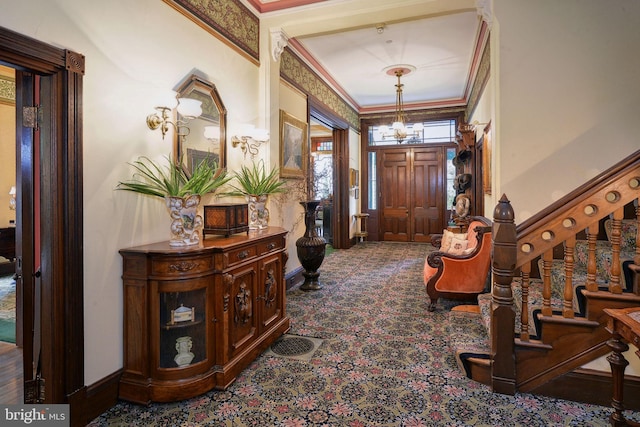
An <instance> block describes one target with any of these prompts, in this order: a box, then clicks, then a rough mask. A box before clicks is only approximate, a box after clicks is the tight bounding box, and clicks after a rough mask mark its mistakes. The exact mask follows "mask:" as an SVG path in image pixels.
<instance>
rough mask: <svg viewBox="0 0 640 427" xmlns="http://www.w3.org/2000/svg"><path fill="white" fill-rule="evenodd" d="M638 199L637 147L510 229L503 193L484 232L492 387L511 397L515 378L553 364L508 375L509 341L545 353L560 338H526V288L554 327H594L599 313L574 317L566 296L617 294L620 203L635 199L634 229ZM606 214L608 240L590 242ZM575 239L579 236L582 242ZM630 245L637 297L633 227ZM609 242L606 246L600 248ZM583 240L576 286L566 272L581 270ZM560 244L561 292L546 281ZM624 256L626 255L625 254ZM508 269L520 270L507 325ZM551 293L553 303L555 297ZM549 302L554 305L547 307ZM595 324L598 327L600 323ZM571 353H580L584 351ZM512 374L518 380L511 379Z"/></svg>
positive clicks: (639, 262)
mask: <svg viewBox="0 0 640 427" xmlns="http://www.w3.org/2000/svg"><path fill="white" fill-rule="evenodd" d="M639 196H640V150H638V151H636V152H635V153H633V154H632V155H630V156H628V157H627V158H625V159H623V161H621V162H620V163H618V164H617V165H615V166H613V167H612V168H610V169H608V170H607V171H605V172H603V173H601V174H600V175H598V176H597V177H595V178H594V179H592V180H590V181H589V182H587V183H585V184H584V185H582V186H580V187H579V188H578V189H576V190H575V191H572V192H571V193H569V194H568V195H567V196H565V197H563V198H562V199H560V200H558V201H557V202H555V203H553V204H552V205H550V206H549V207H548V208H546V209H544V210H543V211H541V212H540V213H538V214H536V215H534V216H533V217H531V218H529V219H528V220H526V221H524V222H523V223H521V224H520V225H518V226H517V227H516V225H515V221H514V218H515V215H514V212H513V209H512V207H511V204H510V202H509V200H508V198H507V196H506V195H503V196H502V197H501V199H500V201H499V202H498V204H497V206H496V208H495V210H494V220H493V221H494V222H493V232H492V237H493V249H492V274H493V276H492V277H493V287H492V306H491V337H490V340H491V353H492V354H491V355H492V364H491V370H492V372H491V377H492V387H493V390H494V391H496V392H500V393H505V394H513V393H515V390H516V389H517V388H518V382H519V381H520V379H522V380H523V381H525V382H526V381H529V383H530V384H533V383H537V382H540V383H541V381H543V380H545V379H546V378H548V377H549V375H550V372H551V371H552V370H554V369H556V368H552V367H549V368H548V369H549V370H548V371H545V372H547V373H538V374H535V375H537V376H538V377H539V378H538V379H537V380H535V381H533V380H531V378H529V379H525V378H524V377H526V375H527V374H524V375H523V374H522V373H519V374H518V376H516V371H517V366H516V363H517V360H518V357H516V353H515V348H516V347H515V343H516V342H517V344H518V346H520V347H519V348H523V346H524V347H527V348H529V347H531V348H533V347H535V346H539V347H540V348H543V347H544V348H546V349H547V350H546V351H552V350H553V348H554V344H553V342H556V340H559V341H563V339H562V337H561V336H559V335H557V334H558V332H557V330H556V332H555V333H553V334H551V336H552V337H553V338H552V339H553V340H554V341H553V342H547V341H545V340H544V339H543V338H538V337H535V339H532V338H531V336H530V332H529V331H530V327H531V322H532V321H533V320H535V319H531V318H530V317H531V316H530V313H531V312H532V310H533V308H535V307H531V304H532V300H531V298H532V297H531V295H532V287H534V286H535V287H536V288H535V290H536V293H535V295H537V296H536V297H535V298H534V301H538V302H537V304H540V305H541V315H539V319H541V321H543V322H546V323H554V324H560V323H563V322H564V323H566V322H569V324H571V325H574V326H573V327H574V330H575V328H577V327H580V328H582V327H589V328H596V327H598V324H599V323H598V322H599V320H597V319H599V317H591V316H587V317H586V318H578V317H576V307H577V304H576V302H575V301H574V300H575V298H576V286H577V285H584V287H585V289H584V290H582V294H581V295H584V296H585V298H592V297H594V296H595V295H594V294H597V297H598V298H599V299H600V301H603V300H611V301H614V299H613V298H615V295H619V294H622V293H623V292H624V288H623V286H622V271H621V223H622V220H623V218H624V212H625V206H627V207H628V205H629V204H630V203H635V206H636V208H635V215H636V218H635V219H636V222H637V224H638V226H640V207H639V203H638V199H639ZM607 218H611V227H610V231H609V235H608V242H607V243H605V244H604V245H603V244H601V243H600V242H599V241H598V233H599V225H600V224H601V222H602V221H603V220H604V219H607ZM638 228H640V227H638ZM583 236H586V241H585V240H584V239H585V237H583ZM578 240H580V244H581V246H580V248H581V251H580V254H581V255H580V258H579V259H577V258H576V257H577V253H576V246H577V242H578ZM635 243H636V245H635V252H634V256H633V262H632V264H631V266H630V267H629V269H630V270H631V271H633V272H634V273H633V278H634V286H633V292H634V293H635V294H636V295H640V284H639V282H640V279H639V278H638V276H639V275H640V232H637V233H636V241H635ZM609 244H610V249H609V248H608V246H607V245H609ZM585 245H586V256H587V259H586V279H584V277H585V276H584V274H585V273H584V272H585V270H582V275H581V276H580V277H582V278H583V279H582V280H584V283H576V280H577V277H576V274H575V271H574V269H575V265H576V263H578V262H579V263H580V265H581V266H582V268H584V265H585V259H584V258H583V257H584V256H585V253H584V251H585ZM560 246H562V247H563V248H564V256H563V259H562V260H555V261H557V262H563V263H564V264H563V269H562V272H563V273H564V283H561V284H560V285H561V286H562V287H561V289H555V288H554V287H553V286H552V272H553V271H556V270H557V269H554V248H556V247H560ZM603 248H606V250H608V251H610V254H611V255H610V257H611V265H610V266H609V267H608V278H607V280H608V282H609V284H608V288H607V290H604V291H603V290H602V289H603V288H601V287H599V283H598V279H599V277H598V265H597V261H598V260H599V259H601V258H602V255H603V254H600V253H599V252H598V251H602V250H605V249H603ZM625 251H627V250H625ZM625 253H626V254H628V252H625ZM538 258H541V259H542V262H541V264H539V265H541V269H540V272H539V273H540V279H541V280H539V279H535V278H531V272H532V263H533V262H535V261H536V260H537V259H538ZM516 272H518V274H519V275H520V278H521V282H520V283H519V286H521V288H522V289H521V301H520V302H521V312H520V316H519V317H520V325H516V324H515V321H516V316H515V312H514V310H513V304H514V295H513V291H512V281H513V277H514V275H515V273H516ZM600 279H602V278H600ZM556 280H557V278H556ZM540 283H541V284H540ZM600 286H602V282H600ZM540 287H541V289H540ZM627 288H628V286H627ZM540 296H541V301H540ZM628 297H632V298H633V296H632V295H628V294H627V298H628ZM558 298H560V300H561V303H560V302H558V301H559V300H558ZM636 298H637V297H636ZM554 303H555V304H561V305H559V306H556V307H554ZM554 313H555V314H554ZM559 313H561V314H559ZM574 318H575V319H574ZM571 322H573V323H571ZM574 323H575V324H574ZM578 325H579V326H578ZM601 326H602V328H604V326H603V325H601ZM537 334H538V336H539V335H540V331H537ZM583 336H586V337H593V338H592V339H594V340H595V341H590V342H588V343H586V344H585V345H589V346H598V345H600V343H599V342H598V341H597V340H598V339H599V338H596V335H593V334H583ZM598 336H599V335H598ZM588 348H592V347H588ZM593 348H595V347H593ZM567 354H568V353H567ZM536 357H538V356H536ZM574 357H579V358H582V357H585V356H584V355H580V356H574ZM580 360H582V359H580ZM576 363H578V362H576ZM565 365H566V368H558V372H559V373H561V371H562V369H570V366H573V365H572V363H566V364H565ZM527 366H529V365H527ZM564 372H567V371H564ZM516 378H519V379H518V380H516ZM549 378H550V377H549ZM530 386H531V385H530Z"/></svg>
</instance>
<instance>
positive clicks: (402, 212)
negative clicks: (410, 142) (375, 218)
mask: <svg viewBox="0 0 640 427" xmlns="http://www.w3.org/2000/svg"><path fill="white" fill-rule="evenodd" d="M443 153H444V148H443V147H416V148H409V147H407V148H406V149H405V150H398V149H397V148H394V149H390V150H383V151H381V152H380V157H381V159H382V160H381V164H380V167H379V170H380V173H381V177H380V180H381V184H380V185H381V194H380V206H381V209H380V212H381V219H380V228H381V230H380V231H381V234H382V240H385V241H396V242H430V241H431V234H437V233H441V232H442V230H443V229H444V226H445V215H444V213H445V211H446V209H445V208H444V204H445V200H446V193H445V191H444V190H445V189H444V186H445V184H444V183H445V175H444V168H445V165H444V158H445V157H444V154H443Z"/></svg>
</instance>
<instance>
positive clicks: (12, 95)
mask: <svg viewBox="0 0 640 427" xmlns="http://www.w3.org/2000/svg"><path fill="white" fill-rule="evenodd" d="M15 103H16V79H14V78H13V77H7V76H0V104H9V105H15Z"/></svg>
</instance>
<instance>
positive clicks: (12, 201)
mask: <svg viewBox="0 0 640 427" xmlns="http://www.w3.org/2000/svg"><path fill="white" fill-rule="evenodd" d="M9 195H10V196H11V198H10V199H9V209H11V210H12V211H15V210H16V186H15V185H13V186H12V187H11V189H10V190H9Z"/></svg>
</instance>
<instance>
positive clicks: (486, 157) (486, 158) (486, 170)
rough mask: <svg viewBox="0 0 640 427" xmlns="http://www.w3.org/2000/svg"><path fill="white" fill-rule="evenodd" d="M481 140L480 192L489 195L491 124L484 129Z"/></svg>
mask: <svg viewBox="0 0 640 427" xmlns="http://www.w3.org/2000/svg"><path fill="white" fill-rule="evenodd" d="M482 139H483V142H482V190H483V192H484V194H487V195H491V123H488V124H487V126H486V127H485V128H484V134H483V135H482Z"/></svg>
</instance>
